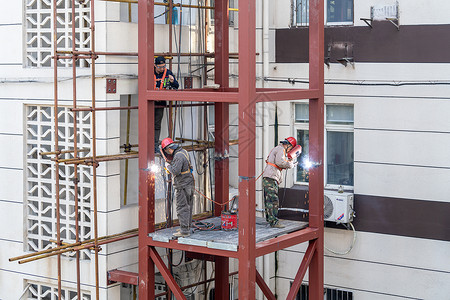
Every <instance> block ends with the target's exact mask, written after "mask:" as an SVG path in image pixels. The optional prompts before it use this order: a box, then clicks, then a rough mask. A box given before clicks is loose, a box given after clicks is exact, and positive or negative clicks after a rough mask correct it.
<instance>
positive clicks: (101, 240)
mask: <svg viewBox="0 0 450 300" xmlns="http://www.w3.org/2000/svg"><path fill="white" fill-rule="evenodd" d="M209 217H211V212H204V213H199V214H195V215H194V216H193V217H192V219H193V220H202V219H205V218H209ZM173 225H174V226H178V225H179V220H178V219H175V220H173ZM166 227H167V222H161V223H158V224H155V229H157V230H159V229H163V228H166ZM137 232H138V228H135V229H130V230H127V231H124V232H121V233H116V234H112V235H107V236H102V237H99V238H98V240H99V243H101V244H102V245H104V244H107V243H111V242H114V241H118V240H116V239H117V238H121V240H122V239H126V238H132V237H135V236H137ZM94 241H95V239H89V240H86V241H83V242H77V243H72V244H66V243H64V244H66V245H63V246H57V247H54V248H51V249H47V250H42V251H38V252H34V253H28V254H25V255H21V256H17V257H12V258H10V259H9V261H16V260H18V261H22V262H19V263H27V262H30V261H34V260H37V259H41V258H46V257H50V256H54V255H57V254H58V253H59V254H61V253H65V252H69V251H74V250H76V249H79V250H83V249H87V248H92V247H93V246H94V245H93V242H94ZM88 245H89V247H87V246H88ZM77 247H78V248H77ZM79 247H83V248H79ZM63 250H64V251H65V252H60V251H63ZM45 254H50V255H45ZM43 255H45V256H43ZM32 257H35V258H36V257H39V258H37V259H34V260H26V259H28V258H32Z"/></svg>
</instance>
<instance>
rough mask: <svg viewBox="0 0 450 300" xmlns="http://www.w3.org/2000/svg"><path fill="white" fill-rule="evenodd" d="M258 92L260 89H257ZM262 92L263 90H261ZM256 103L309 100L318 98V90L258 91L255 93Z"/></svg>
mask: <svg viewBox="0 0 450 300" xmlns="http://www.w3.org/2000/svg"><path fill="white" fill-rule="evenodd" d="M257 90H260V89H257ZM262 90H264V89H262ZM256 95H257V97H258V100H257V101H258V102H272V101H288V100H300V99H311V98H318V97H319V90H316V89H309V90H308V89H304V90H302V89H277V90H272V91H258V92H257V93H256Z"/></svg>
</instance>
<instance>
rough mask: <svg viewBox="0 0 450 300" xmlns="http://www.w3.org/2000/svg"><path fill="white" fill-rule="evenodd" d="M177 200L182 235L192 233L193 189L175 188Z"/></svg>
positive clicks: (189, 187) (190, 187) (188, 187)
mask: <svg viewBox="0 0 450 300" xmlns="http://www.w3.org/2000/svg"><path fill="white" fill-rule="evenodd" d="M175 199H176V200H177V215H178V220H179V221H180V228H181V233H185V234H186V233H190V228H191V224H192V208H193V205H194V189H193V187H192V186H187V187H184V188H175Z"/></svg>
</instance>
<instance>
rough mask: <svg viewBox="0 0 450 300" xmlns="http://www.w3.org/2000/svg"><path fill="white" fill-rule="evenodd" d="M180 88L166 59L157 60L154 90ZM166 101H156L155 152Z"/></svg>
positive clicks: (161, 57) (159, 58) (158, 58)
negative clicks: (167, 66)
mask: <svg viewBox="0 0 450 300" xmlns="http://www.w3.org/2000/svg"><path fill="white" fill-rule="evenodd" d="M178 87H179V84H178V81H177V79H176V78H175V75H174V74H173V73H172V71H171V70H169V69H167V68H166V59H165V57H164V56H158V57H157V58H155V68H154V88H155V90H162V89H171V90H177V89H178ZM166 104H167V103H166V101H156V102H155V105H156V106H159V107H156V108H155V119H154V121H155V123H154V124H155V150H157V149H158V146H157V145H158V144H159V136H160V134H161V122H162V119H163V116H164V107H161V106H164V105H166Z"/></svg>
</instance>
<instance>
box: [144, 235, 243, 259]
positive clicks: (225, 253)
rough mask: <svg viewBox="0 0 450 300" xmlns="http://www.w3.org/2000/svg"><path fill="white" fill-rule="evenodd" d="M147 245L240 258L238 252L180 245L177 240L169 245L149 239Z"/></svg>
mask: <svg viewBox="0 0 450 300" xmlns="http://www.w3.org/2000/svg"><path fill="white" fill-rule="evenodd" d="M147 245H148V246H153V247H161V248H167V249H176V250H182V251H190V252H197V253H203V254H210V255H217V256H223V257H233V258H237V257H238V252H237V251H228V250H220V249H211V248H206V247H203V246H194V245H186V244H178V242H177V240H171V241H169V242H168V243H165V242H158V241H154V240H152V238H150V237H148V238H147Z"/></svg>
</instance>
